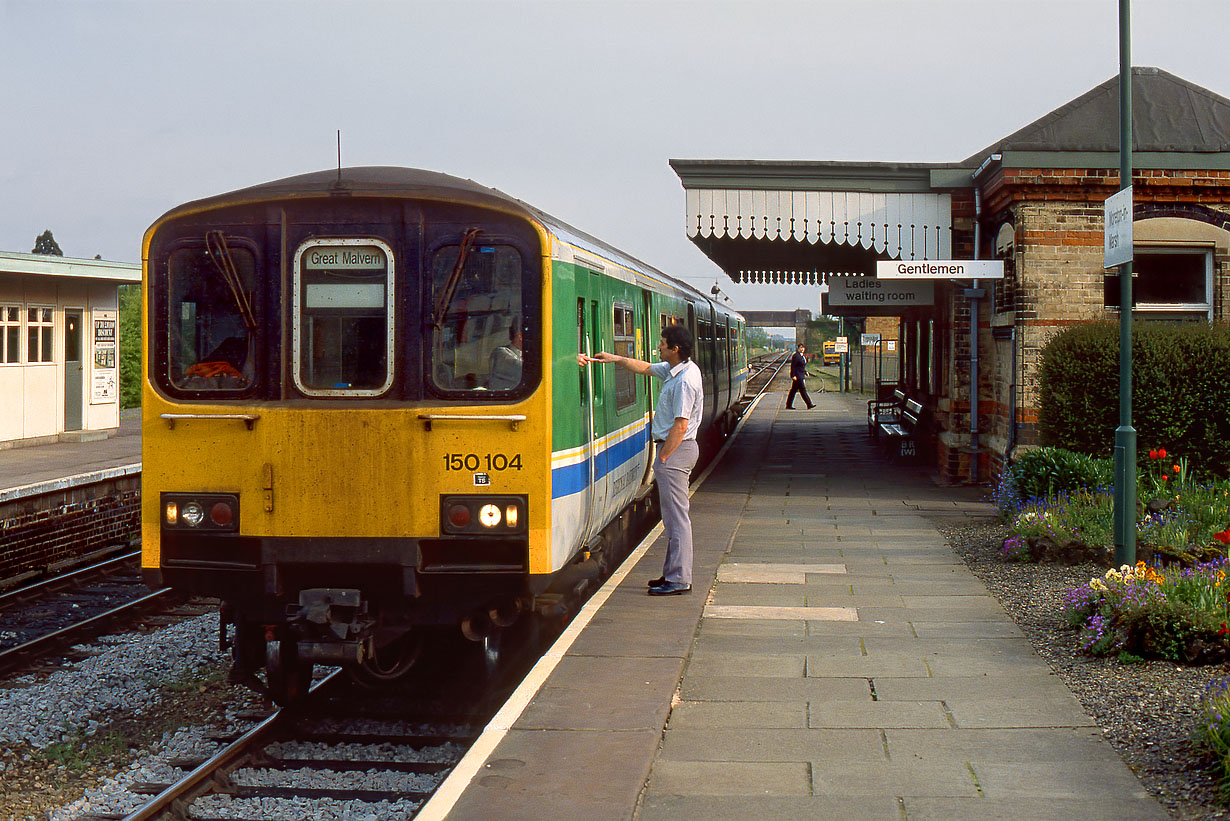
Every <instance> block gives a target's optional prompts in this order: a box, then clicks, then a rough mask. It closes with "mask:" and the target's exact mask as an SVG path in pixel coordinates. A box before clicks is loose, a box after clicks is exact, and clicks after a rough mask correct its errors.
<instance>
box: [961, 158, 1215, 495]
mask: <svg viewBox="0 0 1230 821" xmlns="http://www.w3.org/2000/svg"><path fill="white" fill-rule="evenodd" d="M982 182H983V186H984V193H985V196H984V218H983V226H984V231H983V234H984V236H992V237H993V236H994V235H995V233H996V231H997V230H998V228H999V226H1001V225H1002V224H1004V223H1005V222H1009V223H1011V224H1012V225H1013V226H1014V229H1015V231H1014V237H1015V241H1014V247H1013V248H1012V250H1011V252H1010V256H1009V257H1008V259H1007V264H1006V265H1005V269H1006V274H1011V278H1010V280H1009V282H1008V283H1007V284H1006V287H1002V286H1001V287H1000V288H999V290H998V292H997V293H996V294H995V295H994V296H993V298H992V299H989V300H985V301H983V302H982V303H981V305H980V311H982V312H983V313H982V314H981V315H980V322H979V359H980V362H979V366H980V372H979V377H980V378H979V383H980V389H979V397H980V402H979V411H980V413H979V419H980V426H981V428H982V431H983V432H984V436H983V442H982V445H983V446H984V448H985V449H986V452H985V453H984V454H982V459H981V460H980V464H982V465H985V469H986V470H987V471H998V470H999V469H1002V463H1003V451H1004V450H1005V448H1006V447H1007V445H1008V443H1009V441H1010V439H1011V433H1012V428H1011V425H1012V420H1013V416H1014V414H1013V403H1012V400H1011V385H1012V383H1013V381H1014V380H1015V383H1016V401H1015V405H1016V414H1015V416H1016V421H1017V423H1018V425H1017V438H1016V444H1017V445H1026V446H1028V445H1032V444H1036V443H1037V419H1038V410H1037V409H1038V405H1039V384H1038V369H1039V365H1040V362H1041V354H1042V350H1043V348H1045V346H1046V344H1047V342H1049V341H1050V339H1051V338H1052V337H1053V336H1055V334H1057V333H1058V332H1060V331H1061V330H1063V329H1064V328H1065V327H1068V326H1070V325H1072V324H1075V323H1080V322H1087V321H1090V320H1098V319H1102V320H1114V321H1118V317H1119V312H1118V311H1117V310H1114V309H1107V308H1105V307H1104V306H1103V301H1104V292H1103V277H1104V274H1105V271H1104V269H1103V267H1102V260H1103V257H1102V241H1103V240H1102V230H1103V205H1102V202H1103V200H1104V199H1105V198H1106V197H1108V196H1110V195H1111V194H1113V193H1115V191H1117V190H1118V172H1117V170H1107V169H1071V168H1068V169H1000V170H999V171H997V172H996V173H995V174H994V176H992V177H991V178H990V179H986V180H983V181H982ZM1133 183H1134V194H1135V219H1136V220H1137V221H1138V222H1139V221H1141V220H1145V219H1152V218H1155V217H1177V218H1180V219H1183V220H1194V221H1196V222H1200V223H1204V224H1206V225H1212V226H1215V227H1218V228H1223V229H1230V172H1226V171H1197V170H1156V169H1152V170H1144V171H1137V172H1136V173H1135V175H1134V177H1133ZM983 255H984V256H991V253H990V249H987V248H984V253H983ZM1213 277H1214V296H1213V312H1214V318H1215V319H1216V320H1221V321H1225V320H1226V319H1228V318H1230V253H1226V252H1225V251H1223V250H1222V249H1221V248H1220V247H1219V248H1218V249H1217V250H1216V251H1215V253H1214V259H1213ZM963 302H964V300H963V299H962V298H961V297H960V296H959V295H954V296H953V297H951V302H950V304H951V305H952V307H953V316H954V327H953V329H952V331H953V334H954V338H955V344H956V345H957V348H956V352H957V355H956V356H954V362H953V367H954V371H955V372H954V376H955V382H954V388H955V390H953V391H952V392H950V394H949V395H950V397H951V407H952V411H953V412H952V413H951V414H950V415H949V423H950V425H949V427H948V428H947V429H948V430H949V431H951V432H952V433H953V434H960V433H961V432H962V431H963V430H964V431H968V424H969V422H968V414H969V405H968V397H969V378H968V354H967V353H966V354H965V355H964V360H963V357H962V352H966V351H968V342H967V330H965V331H963V330H962V323H964V326H965V328H966V329H968V323H969V319H968V308H967V306H963V305H962V303H963ZM986 312H990V313H989V315H988V314H987V313H986ZM1013 326H1015V337H1014V338H1011V339H1009V338H995V336H993V333H992V329H993V328H996V327H998V328H1001V329H1002V330H1001V331H1000V333H1001V334H1002V335H1004V336H1006V335H1007V334H1008V333H1010V332H1011V329H1012V328H1013ZM1014 348H1015V358H1016V367H1015V370H1014V368H1013V354H1014ZM962 370H965V371H966V373H965V375H964V376H962V375H961V371H962ZM962 412H963V413H964V417H961V413H962ZM954 441H956V440H955V439H954V438H953V437H950V445H951V443H952V442H954ZM949 449H950V450H951V447H950V448H949ZM938 467H939V468H940V470H941V472H945V471H953V470H961V469H964V470H968V458H966V459H965V460H964V463H963V464H962V465H961V466H960V467H958V465H957V464H955V463H954V460H953V459H952V458H948V459H941V463H940V465H939V466H938ZM992 475H993V473H983V474H982V478H983V479H984V480H985V479H990V478H991V476H992Z"/></svg>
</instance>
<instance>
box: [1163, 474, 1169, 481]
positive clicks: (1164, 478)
mask: <svg viewBox="0 0 1230 821" xmlns="http://www.w3.org/2000/svg"><path fill="white" fill-rule="evenodd" d="M1162 481H1163V482H1168V481H1170V477H1169V476H1167V475H1166V474H1165V473H1163V474H1162Z"/></svg>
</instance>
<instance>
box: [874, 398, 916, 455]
mask: <svg viewBox="0 0 1230 821" xmlns="http://www.w3.org/2000/svg"><path fill="white" fill-rule="evenodd" d="M925 410H926V409H925V408H924V407H923V404H922V403H921V402H916V401H915V400H913V399H906V400H905V402H904V403H902V406H901V414H900V416H899V417H898V418H897V419H896V421H893V422H882V423H880V433H882V434H884V437H885V439H884V455H885V456H888V457H889V458H891V459H912V458H914V457H916V456H918V439H917V432H918V422H919V420H920V419H922V416H923V412H924V411H925Z"/></svg>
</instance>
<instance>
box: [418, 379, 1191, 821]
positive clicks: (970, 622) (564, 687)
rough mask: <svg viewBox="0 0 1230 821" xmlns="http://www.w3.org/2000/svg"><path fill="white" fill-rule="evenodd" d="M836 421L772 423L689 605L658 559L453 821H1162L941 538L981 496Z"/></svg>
mask: <svg viewBox="0 0 1230 821" xmlns="http://www.w3.org/2000/svg"><path fill="white" fill-rule="evenodd" d="M817 401H818V402H819V403H820V404H821V405H822V407H825V408H827V409H830V410H831V411H832V413H831V414H827V415H822V414H816V413H807V414H804V413H799V412H797V411H796V412H786V411H782V410H781V409H780V408H781V402H780V396H778V397H777V400H776V403H773V402H769V403H766V402H765V401H763V400H762V402H761V404H760V405H758V406H757V408H756V409H755V411H754V412H753V413H752V414H751V416H750V418H749V419H748V420H747V421H746V422H745V423H744V425H743V428H742V429H741V432H740V435H739V437H738V439H737V440H736V441H735V442H734V443H733V444H732V445H731V447H730V448H729V450H728V455H729V459H728V461H725V462H723V463H722V464H721V465H719V466H717V467H716V468H715V470H714V471H713V473H712V474H711V476H710V479H709V480H707V484H706V485H705V486H703V487H701V488H700V490H699V492H697V493H696V495H695V496H694V497H693V500H692V511H693V523H694V529H695V542H696V545H697V555H696V562H695V567H694V593H693V595H691V596H681V597H678V598H674V599H668V600H660V599H653V598H650V597H647V596H645V591H644V583H645V580H646V579H648V578H652V577H654V576H657V575H658V572H659V570H660V567H661V561H662V555H663V550H664V547H663V545H662V542H661V539H659V540H658V541H657V543H655V544H654V545H653V546H652V547H651V548H650V549H649V550H648V552H646V553H645V554H644V556H643V558H641V559H640V561H639V564H637V565H636V567H635V568H634V569H633V570H632V571H631V572H630V573H629V574H628V575H627V577H626V578H624V579H623V581H622V582H621V583H620V584H619V585H618V586H616V587H615V588H614V589H613V590H611V591H609V592H608V594H607V595H608V596H609V597H608V598H607V599H606V603H605V604H604V605H603V607H602V609H600V610H599V611H598V612H597V614H596V615H593V616H592V618H591V620H590V621H589V623H588V625H587V626H586V628H585V630H584V631H582V633H581V634H580V636H579V637H578V638H577V639H576V640H575V641H574V642H573V643H572V645H571V647H570V648H569V649H568V650H566V651H564V652H563V654H562V656H560V657H559V660H558V664H557V665H556V667H555V669H554V670H553V671H552V672H551V673H550V674H549V675H547V676H546V679H545V681H544V682H543V684H542V686H541V688H540V689H539V690H538V691H537V692H536V693H535V694H534V695H533V696H532V697H531V698H529V699H528V701H527V702H526V705H525V707H524V710H523V712H522V713H521V714H520V715H519V716H518V718H517V720H516V721H515V722H514V723H513V724H512V725H511V729H510V730H508V731H507V732H506V734H504V735H503V736H502V737H500V736H498V735H497V736H496V738H497V740H496V741H493V742H492V744H491V745H490V752H489V753H484V755H486V759H485V760H483V761H482V762H481V766H476V767H472V768H471V772H473V773H474V775H473V777H472V778H471V780H470V781H469V782H467V783H466V785H465V786H464V787H463V789H462V792H461V795H460V798H459V799H458V801H457V803H456V804H455V805H454V806H453V807H452V809H451V812H449V814H448V817H449V818H451V819H470V818H500V819H506V818H509V819H519V818H535V819H540V818H604V819H605V818H631V819H637V818H639V819H669V821H681V820H682V821H686V820H687V819H705V821H712V819H740V821H742V819H748V818H834V819H837V818H840V819H864V818H867V819H893V820H894V821H903V820H904V821H919V819H945V821H949V819H958V818H959V819H982V818H986V819H995V818H1005V819H1007V818H1010V819H1032V818H1039V819H1050V818H1080V819H1084V821H1090V819H1129V818H1130V819H1162V818H1166V817H1167V814H1166V813H1165V811H1164V810H1163V809H1162V807H1161V806H1160V804H1158V802H1157V801H1156V800H1154V799H1153V798H1151V797H1150V796H1148V795H1147V794H1146V793H1145V791H1144V790H1143V789H1142V787H1141V785H1140V782H1139V780H1138V779H1137V778H1136V777H1135V776H1134V775H1133V773H1132V771H1131V770H1130V769H1129V768H1128V767H1127V766H1126V765H1125V764H1124V762H1123V761H1122V759H1121V758H1120V757H1119V756H1118V754H1117V753H1116V752H1115V750H1114V749H1113V748H1112V747H1111V746H1110V745H1109V744H1108V743H1107V742H1106V741H1105V740H1104V738H1103V737H1102V733H1101V731H1100V730H1099V728H1098V727H1097V725H1096V723H1095V722H1094V721H1093V719H1091V718H1090V717H1089V716H1088V715H1087V714H1085V713H1084V711H1083V710H1082V709H1081V707H1080V703H1079V701H1078V700H1077V699H1076V698H1075V697H1074V696H1073V695H1072V693H1071V692H1070V691H1068V690H1067V688H1066V687H1064V685H1063V683H1062V682H1061V681H1060V680H1059V679H1058V678H1057V677H1056V676H1055V675H1054V674H1053V672H1052V671H1051V670H1050V668H1049V667H1048V666H1047V665H1046V664H1045V662H1044V661H1043V660H1042V659H1041V657H1039V656H1038V654H1037V653H1036V652H1035V651H1034V650H1033V648H1032V646H1031V645H1030V644H1029V642H1028V641H1026V640H1025V638H1024V636H1023V634H1022V632H1021V630H1020V629H1019V628H1018V627H1017V626H1016V625H1015V624H1014V623H1013V622H1012V620H1011V619H1010V618H1009V616H1008V614H1007V613H1005V612H1004V610H1003V608H1002V607H1000V606H999V604H998V602H997V601H996V600H995V598H994V597H993V596H991V595H990V594H989V593H988V592H987V591H986V589H985V587H984V586H983V585H982V584H981V582H980V581H979V580H978V579H977V578H976V577H975V576H974V575H973V574H972V573H971V572H970V571H969V569H968V568H967V567H966V566H965V564H964V563H963V562H962V561H961V560H960V558H959V557H958V556H957V555H956V554H955V553H954V552H953V551H952V550H951V549H950V548H949V547H948V546H947V544H946V542H945V539H944V537H943V535H942V534H941V533H940V532H939V531H938V530H937V526H938V524H939V523H941V522H966V521H969V522H974V521H981V520H985V519H986V517H988V516H990V515H991V514H992V513H993V507H992V506H991V505H990V504H989V503H987V501H986V500H985V496H986V491H985V489H979V488H944V487H938V486H936V485H935V484H933V483H932V482H931V480H930V474H929V471H928V470H926V469H921V468H917V467H913V466H908V465H891V466H890V465H886V464H885V463H884V462H883V461H882V459H880V457H879V456H878V454H877V452H876V449H875V447H874V446H873V444H872V443H871V442H870V440H869V439H868V438H867V436H866V434H865V422H864V413H865V407H864V406H863V405H862V404H861V400H857V399H855V398H853V397H848V396H843V395H835V394H820V395H818V396H817ZM708 482H711V483H712V484H708ZM707 488H709V489H707ZM595 773H598V774H600V777H595V776H594V774H595ZM442 789H443V788H442ZM428 817H433V816H430V815H429V816H428Z"/></svg>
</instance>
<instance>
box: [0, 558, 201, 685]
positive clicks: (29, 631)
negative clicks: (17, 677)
mask: <svg viewBox="0 0 1230 821" xmlns="http://www.w3.org/2000/svg"><path fill="white" fill-rule="evenodd" d="M140 555H141V554H140V552H133V553H128V554H125V555H123V556H119V557H116V558H114V559H109V560H107V561H105V562H99V563H98V564H95V565H91V566H89V567H86V568H82V569H80V570H76V571H73V572H71V573H65V574H61V575H58V576H55V577H52V578H49V579H45V580H42V581H39V582H36V583H34V584H30V585H26V586H24V587H21V588H18V589H16V590H12V591H9V592H7V593H5V594H4V595H2V596H0V613H3V623H4V627H3V629H0V674H4V673H8V672H11V671H13V670H17V669H20V668H22V667H24V666H28V665H30V664H33V663H35V662H37V661H38V660H39V659H42V658H46V657H47V656H49V655H51V654H53V653H56V652H58V651H60V650H63V649H64V648H66V647H69V646H71V645H73V644H77V643H80V642H82V641H85V640H86V639H89V638H93V637H94V636H97V635H100V634H102V633H104V632H107V631H109V630H111V629H112V628H114V627H116V626H119V625H123V624H128V623H131V622H132V621H133V620H134V619H135V618H138V617H140V616H143V615H145V614H147V613H149V612H150V611H151V610H156V609H164V608H166V607H167V606H168V605H171V604H173V603H176V602H177V601H180V600H181V597H177V596H175V594H173V593H172V591H171V590H170V589H163V590H157V591H153V592H150V590H149V588H147V587H146V586H145V585H144V584H143V583H142V582H141V578H140V575H139V571H138V568H137V564H138V560H139V558H140Z"/></svg>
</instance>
